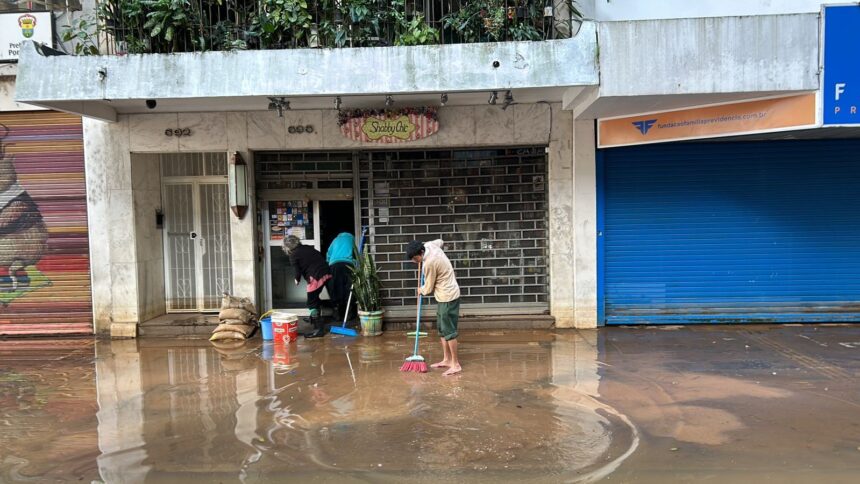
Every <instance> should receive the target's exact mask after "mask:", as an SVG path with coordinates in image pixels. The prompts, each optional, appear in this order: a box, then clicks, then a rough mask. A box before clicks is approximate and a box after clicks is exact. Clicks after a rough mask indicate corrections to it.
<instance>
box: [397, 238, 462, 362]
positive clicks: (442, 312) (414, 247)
mask: <svg viewBox="0 0 860 484" xmlns="http://www.w3.org/2000/svg"><path fill="white" fill-rule="evenodd" d="M442 244H443V242H442V240H434V241H432V242H427V243H426V244H424V243H421V242H419V241H417V240H413V241H412V242H409V244H408V245H407V246H406V257H407V258H408V259H411V260H412V261H413V262H415V263H416V264H418V266H419V267H420V268H421V269H420V270H422V271H423V276H424V284H423V285H421V286H420V287H419V288H418V295H419V296H421V295H423V296H430V295H431V294H432V295H433V296H434V297H435V298H436V302H437V305H436V325H437V327H438V330H439V337H440V340H441V342H442V354H443V358H442V361H440V362H438V363H434V364H432V365H430V368H447V370H446V371H445V373H443V375H444V376H450V375H456V374H457V373H460V372H461V371H463V368H462V367H461V366H460V359H459V358H458V357H457V336H458V332H457V322H458V321H459V319H460V286H459V285H458V284H457V278H456V277H455V275H454V267H453V266H452V265H451V261H450V260H448V256H447V255H445V252H444V251H443V250H442ZM416 337H417V335H416Z"/></svg>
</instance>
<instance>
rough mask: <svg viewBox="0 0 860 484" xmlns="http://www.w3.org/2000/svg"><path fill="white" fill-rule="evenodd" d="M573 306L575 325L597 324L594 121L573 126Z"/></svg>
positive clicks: (587, 326)
mask: <svg viewBox="0 0 860 484" xmlns="http://www.w3.org/2000/svg"><path fill="white" fill-rule="evenodd" d="M573 132H574V134H573V139H574V142H573V152H574V155H573V224H571V228H572V231H573V278H574V283H573V306H574V325H575V326H576V327H577V328H596V327H597V169H596V168H597V165H596V163H597V162H596V146H595V138H594V121H593V120H585V121H575V122H574V128H573Z"/></svg>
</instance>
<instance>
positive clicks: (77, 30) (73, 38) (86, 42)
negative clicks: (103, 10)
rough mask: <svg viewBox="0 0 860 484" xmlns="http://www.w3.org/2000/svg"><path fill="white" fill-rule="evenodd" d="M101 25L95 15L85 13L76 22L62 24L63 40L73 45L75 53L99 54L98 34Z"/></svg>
mask: <svg viewBox="0 0 860 484" xmlns="http://www.w3.org/2000/svg"><path fill="white" fill-rule="evenodd" d="M101 32H102V27H101V25H100V24H99V21H98V19H97V18H96V17H94V16H92V15H87V16H84V17H81V18H80V19H78V21H77V22H75V23H73V24H70V25H64V26H63V34H62V39H63V42H70V43H72V45H73V46H74V47H73V48H74V51H75V55H99V34H100V33H101Z"/></svg>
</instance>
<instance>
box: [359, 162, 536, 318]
mask: <svg viewBox="0 0 860 484" xmlns="http://www.w3.org/2000/svg"><path fill="white" fill-rule="evenodd" d="M363 155H364V156H365V157H366V160H363V161H362V181H361V183H362V187H361V189H362V197H361V198H362V220H363V223H364V224H365V225H370V227H371V230H372V234H373V236H372V237H371V241H372V245H371V249H372V250H373V252H374V255H375V257H376V260H377V262H378V267H379V269H380V271H381V273H382V276H381V277H382V278H383V280H384V281H385V284H384V285H383V289H382V295H383V298H384V304H385V305H386V306H390V307H393V306H409V305H410V304H413V303H414V300H415V289H414V288H415V284H416V281H415V275H416V272H415V265H414V264H413V263H412V262H411V261H406V260H404V259H405V256H404V250H405V245H406V243H407V242H409V241H410V240H421V241H428V240H433V239H437V238H443V239H444V240H445V245H446V252H447V254H448V257H449V258H450V259H451V262H452V264H453V266H454V270H455V271H456V274H457V282H458V283H459V285H460V292H461V298H460V301H461V302H462V303H464V304H481V305H483V307H490V306H491V305H492V306H497V307H501V308H504V307H511V308H516V309H517V310H522V309H524V308H527V309H529V310H533V311H535V312H541V311H545V310H546V309H547V308H548V300H549V291H548V289H549V286H548V283H547V276H548V272H549V271H548V266H547V258H548V253H547V251H548V245H549V244H548V231H547V190H546V183H545V181H546V173H547V164H546V153H545V149H544V148H543V147H519V148H488V149H480V150H437V151H397V152H386V151H382V152H370V153H366V154H363Z"/></svg>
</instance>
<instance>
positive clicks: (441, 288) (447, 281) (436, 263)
mask: <svg viewBox="0 0 860 484" xmlns="http://www.w3.org/2000/svg"><path fill="white" fill-rule="evenodd" d="M442 244H443V242H442V240H441V239H439V240H434V241H432V242H426V243H425V244H424V257H423V259H422V260H423V266H424V286H422V287H421V294H423V295H425V296H429V295H431V294H432V295H433V297H434V298H436V301H437V302H451V301H453V300H455V299H459V298H460V286H459V285H458V284H457V278H456V277H455V276H454V266H452V265H451V261H450V260H448V256H447V255H445V252H443V251H442Z"/></svg>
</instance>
